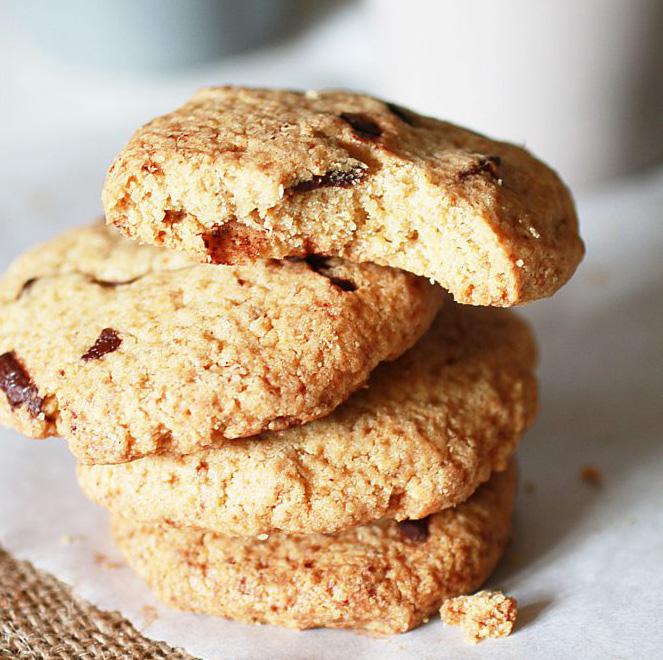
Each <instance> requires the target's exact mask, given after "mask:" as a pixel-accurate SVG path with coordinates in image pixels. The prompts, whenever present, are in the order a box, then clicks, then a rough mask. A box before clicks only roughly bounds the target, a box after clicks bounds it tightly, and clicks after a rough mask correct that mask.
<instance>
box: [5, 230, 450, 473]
mask: <svg viewBox="0 0 663 660" xmlns="http://www.w3.org/2000/svg"><path fill="white" fill-rule="evenodd" d="M442 295H443V294H442V290H441V289H440V288H439V287H436V286H434V285H431V284H430V283H429V282H427V281H426V280H424V279H423V278H418V277H415V276H414V275H411V274H409V273H405V272H403V271H399V270H395V269H390V268H384V267H381V266H375V265H373V264H363V265H360V264H353V263H350V262H344V261H342V260H339V259H328V260H321V259H309V260H307V261H304V260H299V261H258V262H255V263H251V264H245V265H243V266H234V267H231V266H227V267H218V266H209V265H202V264H199V263H197V262H192V261H190V260H189V259H187V258H186V257H185V256H184V255H182V254H178V253H176V252H170V251H167V250H160V249H157V248H153V247H144V246H143V247H141V246H139V245H137V244H136V243H134V242H132V241H129V240H127V239H126V238H124V237H122V236H120V235H119V234H117V233H116V232H113V231H111V230H110V229H109V228H107V227H105V226H104V225H101V224H99V225H97V226H95V227H89V228H85V229H77V230H74V231H72V232H69V233H67V234H65V235H63V236H61V237H59V238H56V239H54V240H52V241H50V242H49V243H46V244H45V245H42V246H40V247H38V248H36V249H34V250H31V251H30V252H28V253H27V254H25V255H23V256H22V257H21V258H19V259H18V260H17V261H16V262H15V263H14V265H13V266H12V267H11V268H10V270H9V272H8V273H7V274H6V275H5V276H4V278H2V280H0V315H1V317H2V323H0V421H3V422H5V423H7V424H10V425H12V426H14V427H15V428H17V429H18V430H20V431H22V432H24V433H26V434H27V435H30V436H33V437H44V436H47V435H52V434H56V433H57V434H60V435H63V436H65V437H66V438H67V439H68V440H69V444H70V448H71V449H72V451H73V452H74V453H75V454H76V456H77V457H78V458H79V459H80V460H81V461H83V462H88V463H116V462H122V461H127V460H131V459H134V458H138V457H140V456H145V455H148V454H154V453H160V452H172V453H176V454H186V453H189V452H192V451H195V450H196V449H200V448H202V447H205V446H208V445H210V444H212V443H213V442H214V443H215V444H218V442H219V440H222V439H223V438H237V437H243V436H249V435H253V434H256V433H259V432H261V431H265V430H278V429H284V428H287V427H290V426H294V425H298V424H301V423H304V422H306V421H309V420H312V419H315V418H318V417H322V416H324V415H327V414H328V413H330V412H331V411H332V410H333V409H334V408H336V406H338V405H339V404H340V403H341V402H343V401H344V400H345V399H347V397H348V396H349V395H350V394H351V393H352V392H353V391H354V390H356V389H357V388H358V387H360V386H361V385H362V384H363V383H364V382H365V380H366V378H367V377H368V375H369V373H370V371H371V370H372V369H373V368H374V367H375V366H376V365H377V364H378V363H379V362H381V361H382V360H389V359H393V358H395V357H397V356H398V355H400V354H401V353H402V352H403V351H405V350H406V349H407V348H409V347H410V346H412V344H414V342H415V341H416V340H417V339H418V338H419V337H420V336H421V335H422V334H423V333H424V332H425V331H426V329H427V328H428V326H429V325H430V323H431V321H432V319H433V317H434V315H435V312H436V311H437V309H438V308H439V306H440V304H441V302H442Z"/></svg>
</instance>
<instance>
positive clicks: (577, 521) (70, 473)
mask: <svg viewBox="0 0 663 660" xmlns="http://www.w3.org/2000/svg"><path fill="white" fill-rule="evenodd" d="M329 29H331V28H329ZM326 34H327V32H323V33H321V34H319V35H318V38H317V40H316V41H315V43H314V44H312V43H311V42H310V40H307V39H308V38H304V39H302V40H301V41H300V42H299V43H298V44H296V45H294V46H292V47H288V48H283V49H280V50H278V51H277V52H276V53H272V54H271V55H270V56H269V57H266V56H254V57H251V58H245V59H243V60H241V61H238V62H231V63H227V64H226V65H224V66H223V67H216V68H207V69H205V70H200V71H198V72H195V73H193V74H189V75H187V76H180V77H178V78H177V79H162V80H150V81H146V80H138V79H133V80H127V79H121V78H118V77H114V76H111V75H106V76H102V77H100V76H98V75H94V76H93V75H92V74H91V73H89V72H88V73H86V72H82V71H71V70H67V69H66V68H65V67H60V66H56V65H54V64H52V63H50V62H48V61H46V60H45V59H43V58H42V57H41V56H39V55H38V54H35V53H33V52H32V51H30V50H29V49H26V48H25V47H24V46H22V45H21V44H18V43H14V42H12V40H11V39H6V40H4V41H3V42H2V45H1V46H0V61H2V63H3V64H2V66H3V70H2V78H3V84H2V87H1V88H0V155H1V157H0V229H1V230H2V233H1V234H0V236H1V240H0V268H2V269H4V268H5V267H6V266H7V265H8V263H9V262H10V260H11V259H12V258H13V257H15V256H16V255H18V254H19V253H20V251H21V250H23V249H24V248H26V247H28V246H30V245H33V244H34V243H36V242H38V241H41V240H44V239H46V238H48V237H50V236H52V235H54V234H56V233H58V232H59V231H61V230H62V229H64V228H66V227H70V226H72V225H76V224H83V223H85V222H87V221H88V220H90V219H91V218H93V217H94V216H95V215H98V214H99V213H100V210H101V206H100V201H99V191H100V188H101V183H102V180H103V176H104V172H105V168H106V166H107V165H108V163H109V162H110V160H111V158H112V156H113V155H114V153H115V152H116V151H117V149H119V147H120V146H121V144H122V143H123V141H124V140H125V139H126V138H127V136H128V134H129V132H130V130H131V129H132V128H134V127H135V126H137V125H138V124H139V123H140V122H142V121H143V120H145V119H147V118H149V117H150V116H152V115H154V114H157V113H159V112H161V111H163V110H166V109H169V108H170V107H171V106H174V105H175V104H177V103H179V102H180V101H182V100H183V99H184V98H186V96H187V95H188V94H189V93H190V91H192V90H193V89H194V88H195V87H197V86H199V85H200V84H204V83H207V82H221V81H229V80H230V81H244V82H249V83H265V84H267V83H270V82H271V83H273V84H279V85H290V86H298V87H308V86H328V85H338V84H346V85H350V86H361V83H362V80H361V78H360V76H359V74H358V73H357V69H356V67H355V68H354V69H353V68H352V67H351V66H350V64H351V62H350V60H351V57H350V56H348V60H347V62H343V61H341V62H335V63H334V65H333V66H331V65H328V66H325V65H324V57H323V56H324V53H325V38H326V37H325V35H326ZM301 49H305V51H306V52H307V53H309V54H310V55H309V56H308V57H306V58H302V57H301ZM302 61H303V62H304V65H303V69H302V68H301V67H300V68H299V69H298V70H297V72H296V73H293V67H292V65H293V62H297V63H301V62H302ZM346 64H347V66H348V68H347V70H345V69H344V67H345V65H346ZM363 86H367V85H366V84H365V81H364V85H363ZM372 91H379V90H376V89H373V90H372ZM578 202H579V212H580V217H581V220H582V227H583V235H584V237H585V239H586V241H587V245H588V254H587V258H586V260H585V262H584V264H583V265H582V267H581V268H580V270H579V271H578V273H577V275H576V277H575V278H574V280H573V281H572V282H571V283H570V284H569V285H568V286H567V287H565V288H564V289H563V290H562V291H561V292H560V293H558V294H557V295H556V296H555V297H554V298H553V299H552V300H548V301H542V302H540V303H536V304H534V305H532V306H529V307H527V308H525V309H523V310H522V313H523V314H525V315H526V316H527V317H528V318H529V319H531V321H532V323H533V324H534V327H535V329H536V331H537V334H538V337H539V340H540V345H541V365H540V369H539V374H540V378H541V388H542V412H541V415H540V418H539V420H538V422H537V423H536V425H535V427H534V428H533V429H532V430H531V431H530V432H529V433H528V434H527V437H526V438H525V440H524V442H523V444H522V448H521V451H520V465H521V472H522V477H523V481H527V482H531V483H532V484H534V486H535V489H534V491H533V492H526V491H525V490H523V491H522V492H521V494H520V497H519V503H518V512H517V517H516V525H517V526H516V533H515V538H514V542H513V544H512V547H511V548H510V550H509V552H508V556H507V560H506V561H505V562H504V563H503V565H502V567H501V568H500V569H499V570H498V572H497V574H496V575H495V577H494V578H493V579H492V580H491V583H490V584H491V585H492V586H496V587H500V588H503V589H504V590H505V591H507V592H508V593H510V594H513V595H515V596H516V597H517V598H518V600H519V602H520V620H519V626H518V630H517V633H516V634H514V635H513V636H511V637H510V638H508V639H506V640H497V641H489V642H485V643H483V644H481V645H479V646H477V647H473V646H471V645H468V644H467V643H466V642H464V641H463V639H462V635H461V633H460V632H459V631H458V630H456V629H451V628H445V627H444V626H442V624H440V623H439V621H432V622H430V623H429V624H427V625H425V626H423V627H421V628H420V629H418V630H416V631H414V632H412V633H409V634H406V635H402V636H398V637H391V638H386V639H373V638H369V637H366V636H362V635H357V634H353V633H350V632H338V631H310V632H306V633H294V632H290V631H285V630H281V629H278V628H273V627H270V626H262V627H257V626H255V627H254V626H244V625H240V624H235V623H232V622H226V621H222V620H218V619H213V618H211V617H204V616H194V615H186V614H179V613H176V612H174V611H172V610H170V609H169V608H167V607H165V606H163V605H160V604H158V603H157V602H156V601H155V600H154V598H153V597H152V596H151V595H150V593H149V592H148V591H147V589H146V588H145V587H144V586H143V585H142V583H141V582H140V580H138V579H137V578H136V577H135V576H134V575H133V574H132V573H131V572H130V571H129V569H127V568H124V567H120V568H117V567H114V562H116V561H119V555H118V554H117V552H116V551H115V550H114V549H113V548H112V546H111V544H110V541H109V538H108V534H107V529H106V516H105V513H104V512H103V511H102V510H100V509H98V508H97V507H95V506H94V505H92V504H91V503H89V502H87V501H86V500H84V499H83V497H82V496H81V495H80V493H79V492H78V489H77V486H76V484H75V480H74V462H73V460H72V458H71V457H70V456H69V454H68V452H67V450H66V446H65V443H64V442H62V441H61V440H49V441H44V442H34V441H27V440H24V439H22V438H20V437H19V436H18V435H17V434H16V433H13V432H11V431H8V430H4V429H3V430H0V545H1V546H2V547H4V548H6V549H7V550H8V551H10V552H11V553H13V554H14V555H16V556H18V557H20V558H25V559H29V560H30V561H32V562H33V563H34V564H35V565H36V566H38V567H39V568H42V569H45V570H48V571H50V572H52V573H54V574H55V575H56V576H57V577H59V578H60V579H62V580H64V581H65V582H68V583H70V584H72V585H73V586H74V589H75V591H76V593H77V594H79V595H80V596H82V597H84V598H87V599H89V600H90V601H92V602H93V603H95V604H97V605H99V606H100V607H102V608H104V609H118V610H120V611H121V612H122V613H123V614H124V615H125V616H127V617H128V618H129V619H131V620H132V621H133V622H134V623H135V624H136V625H137V626H138V627H139V628H140V629H141V630H143V632H144V634H146V635H148V636H150V637H153V638H155V639H163V640H166V641H167V642H169V643H170V644H173V645H175V646H183V647H184V648H185V649H186V650H188V651H189V652H190V653H192V654H194V655H199V656H201V657H205V658H246V659H249V658H251V659H253V658H329V659H331V658H377V657H380V658H410V657H411V658H414V657H416V658H528V659H529V658H571V657H573V658H638V659H641V658H656V657H661V656H662V654H663V651H662V650H661V649H663V623H662V622H661V611H662V609H663V568H662V565H663V531H662V530H663V490H662V488H661V483H662V478H663V170H658V171H651V172H649V173H646V174H643V175H641V176H639V177H637V178H631V179H630V180H625V181H621V182H614V183H612V184H611V185H606V186H605V187H604V188H603V189H602V190H598V191H594V192H593V193H584V194H581V195H580V196H579V198H578ZM0 322H1V318H0ZM584 465H593V466H596V467H597V468H599V469H600V471H601V473H602V475H603V485H602V487H601V488H592V487H590V486H588V485H587V484H585V483H583V482H582V481H581V480H580V478H579V470H580V469H581V467H582V466H584ZM99 555H103V556H104V557H106V558H108V561H102V562H100V561H99ZM95 557H96V559H95ZM145 606H153V607H155V608H156V609H157V611H158V618H157V619H156V620H154V621H151V622H150V618H151V617H149V616H146V610H145V609H144V608H145Z"/></svg>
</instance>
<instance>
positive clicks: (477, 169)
mask: <svg viewBox="0 0 663 660" xmlns="http://www.w3.org/2000/svg"><path fill="white" fill-rule="evenodd" d="M501 164H502V159H501V158H500V157H499V156H485V157H484V158H479V160H478V161H477V162H476V163H475V164H474V165H472V166H471V167H470V168H468V169H466V170H462V171H461V172H459V173H458V175H457V177H458V181H465V179H467V178H469V177H471V176H476V175H477V174H482V173H483V172H485V173H487V174H489V175H490V176H491V177H493V179H495V180H496V181H498V182H499V181H501V180H502V179H501V178H500V176H499V172H498V171H497V168H498V167H499V166H500V165H501Z"/></svg>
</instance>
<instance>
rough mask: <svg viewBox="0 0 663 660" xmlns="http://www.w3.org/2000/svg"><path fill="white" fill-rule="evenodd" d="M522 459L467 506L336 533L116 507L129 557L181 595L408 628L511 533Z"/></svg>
mask: <svg viewBox="0 0 663 660" xmlns="http://www.w3.org/2000/svg"><path fill="white" fill-rule="evenodd" d="M514 491H515V471H514V470H513V468H512V469H509V470H507V471H506V472H503V473H501V474H497V475H495V476H494V477H493V478H492V479H491V480H490V481H489V482H488V483H487V484H485V485H484V486H483V487H482V488H481V489H480V490H479V491H477V492H476V493H475V494H474V495H473V496H472V498H471V499H469V500H468V501H467V502H465V503H463V504H460V505H459V506H458V507H456V508H455V509H449V510H447V511H443V512H441V513H436V514H434V515H432V516H430V517H429V518H426V519H424V520H418V521H407V522H403V523H400V524H399V523H396V522H394V521H388V520H382V521H380V522H378V523H375V524H372V525H366V526H362V527H354V528H351V529H347V530H344V531H342V532H339V533H337V534H333V535H322V534H313V535H307V536H297V535H295V536H287V535H283V534H274V535H272V536H269V537H268V538H267V539H266V540H264V541H261V540H259V539H255V538H251V539H238V538H229V537H226V536H222V535H219V534H214V533H211V532H204V531H196V530H191V529H174V528H168V527H160V526H154V525H146V524H141V523H136V522H131V521H129V520H126V519H124V518H121V517H118V516H114V517H113V518H112V531H113V535H114V538H115V541H116V542H117V545H118V546H119V547H120V549H121V550H122V552H123V553H124V555H125V556H126V558H127V561H128V562H129V564H130V565H131V566H132V567H133V568H134V569H135V570H136V572H137V573H138V574H139V575H140V576H141V577H143V579H145V581H146V582H147V584H148V585H149V586H150V587H151V588H152V589H153V590H154V591H155V592H156V593H157V595H158V596H159V597H160V598H161V599H162V600H164V601H165V602H166V603H168V604H169V605H172V606H174V607H178V608H180V609H183V610H191V611H194V612H204V613H208V614H215V615H219V616H224V617H229V618H232V619H237V620H239V621H245V622H255V623H271V624H278V625H283V626H288V627H291V628H300V629H301V628H313V627H317V626H327V627H333V628H360V629H365V630H368V631H371V632H375V633H399V632H405V631H406V630H409V629H410V628H413V627H415V626H417V625H419V624H420V623H422V622H423V621H424V620H425V619H426V618H427V617H428V616H430V615H431V614H433V613H434V612H435V611H436V610H437V609H438V608H439V607H440V604H441V603H442V601H444V600H445V599H447V598H450V597H452V596H455V595H458V594H462V593H467V592H471V591H474V590H475V589H476V588H477V587H478V586H479V585H481V583H482V582H483V581H484V580H485V579H486V578H487V577H488V575H489V574H490V573H491V571H492V570H493V568H494V567H495V565H496V563H497V561H498V560H499V558H500V556H501V554H502V552H503V550H504V547H505V545H506V543H507V541H508V538H509V535H510V530H511V514H512V508H513V500H514Z"/></svg>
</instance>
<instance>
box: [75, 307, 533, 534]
mask: <svg viewBox="0 0 663 660" xmlns="http://www.w3.org/2000/svg"><path fill="white" fill-rule="evenodd" d="M534 362H535V349H534V344H533V340H532V337H531V335H530V333H529V330H528V328H527V326H526V325H525V324H524V323H523V322H522V321H521V320H519V319H518V318H517V317H516V316H515V315H514V314H513V313H511V312H509V311H508V310H500V309H494V308H492V309H491V308H483V309H480V308H474V307H467V306H462V305H458V304H456V303H453V302H451V301H450V302H447V303H446V304H445V305H444V306H443V308H442V311H441V312H440V314H439V315H438V317H437V319H436V320H435V322H434V324H433V326H432V328H431V330H430V331H429V332H428V333H427V334H426V335H425V337H424V338H423V339H421V340H420V341H419V342H418V343H417V345H416V346H415V347H414V348H413V349H411V350H410V351H408V352H407V353H406V354H405V355H403V356H401V358H399V359H398V360H397V361H395V362H392V363H388V364H382V365H380V366H379V367H378V368H377V369H376V370H375V371H374V372H373V374H372V375H371V377H370V379H369V383H368V387H367V388H366V389H363V390H361V391H359V392H357V393H355V394H354V395H353V396H352V397H351V398H350V399H349V400H348V401H347V402H346V403H345V404H343V405H342V406H340V407H339V408H337V409H336V410H335V411H334V412H333V413H332V414H331V415H329V416H328V417H326V418H324V419H319V420H317V421H314V422H311V423H309V424H306V425H304V426H301V427H297V428H291V429H288V430H286V431H282V432H278V433H268V434H263V435H261V436H258V437H256V438H250V439H245V440H241V441H240V440H238V441H234V442H232V443H227V444H225V445H223V446H221V447H218V448H217V447H211V448H209V449H205V450H201V451H199V452H196V453H195V454H190V455H188V456H184V457H176V456H165V455H164V456H152V457H147V458H144V459H141V460H138V461H133V462H131V463H125V464H122V465H108V466H104V465H97V466H94V465H93V466H79V469H78V478H79V483H80V485H81V488H82V489H83V492H84V493H85V494H86V495H87V496H89V497H90V498H91V499H93V500H95V501H96V502H98V503H99V504H101V505H103V506H105V507H107V508H109V509H110V510H111V511H113V512H115V513H118V514H122V515H124V516H126V517H128V518H132V519H135V520H140V521H144V522H164V523H169V524H172V525H177V526H194V527H200V528H202V529H208V530H213V531H217V532H220V533H223V534H226V535H238V536H253V535H258V534H261V533H272V532H275V531H284V532H289V533H311V532H323V533H332V532H338V531H339V530H342V529H345V528H347V527H350V526H353V525H360V524H364V523H369V522H373V521H376V520H378V519H380V518H383V517H387V518H394V519H397V520H402V519H407V518H422V517H424V516H427V515H428V514H431V513H434V512H437V511H439V510H441V509H443V508H445V507H449V506H453V505H455V504H458V503H459V502H462V501H464V500H465V499H467V498H468V497H469V496H470V495H471V494H472V493H473V492H474V491H475V490H476V488H477V487H478V486H479V485H480V484H481V483H482V482H484V481H486V480H487V479H488V478H489V476H490V474H491V472H493V471H495V470H503V469H505V468H506V466H507V465H508V463H509V460H510V458H511V456H512V454H513V452H514V451H515V449H516V446H517V444H518V441H519V439H520V437H521V435H522V433H523V432H524V430H525V429H526V427H527V426H528V425H529V423H530V422H531V421H532V419H533V417H534V415H535V412H536V407H537V392H536V382H535V379H534V376H533V374H532V369H533V366H534Z"/></svg>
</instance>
